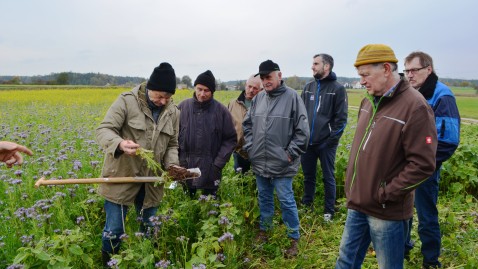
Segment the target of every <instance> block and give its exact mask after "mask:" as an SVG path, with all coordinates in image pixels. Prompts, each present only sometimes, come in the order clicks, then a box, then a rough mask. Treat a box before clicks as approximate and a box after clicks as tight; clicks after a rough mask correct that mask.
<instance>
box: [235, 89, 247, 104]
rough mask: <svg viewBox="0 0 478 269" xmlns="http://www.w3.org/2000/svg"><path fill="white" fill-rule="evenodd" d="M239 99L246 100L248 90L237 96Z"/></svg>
mask: <svg viewBox="0 0 478 269" xmlns="http://www.w3.org/2000/svg"><path fill="white" fill-rule="evenodd" d="M237 101H239V102H243V103H245V102H246V91H245V90H244V91H242V92H241V94H239V97H237Z"/></svg>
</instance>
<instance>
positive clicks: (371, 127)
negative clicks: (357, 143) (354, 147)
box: [362, 121, 375, 150]
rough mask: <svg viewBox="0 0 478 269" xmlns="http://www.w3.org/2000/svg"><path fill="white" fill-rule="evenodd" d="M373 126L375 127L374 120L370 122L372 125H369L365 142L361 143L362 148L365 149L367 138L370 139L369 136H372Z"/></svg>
mask: <svg viewBox="0 0 478 269" xmlns="http://www.w3.org/2000/svg"><path fill="white" fill-rule="evenodd" d="M373 127H375V121H374V122H372V126H370V132H369V133H368V135H367V139H365V143H364V144H363V148H362V150H365V147H366V146H367V143H368V140H369V139H370V136H372V132H373Z"/></svg>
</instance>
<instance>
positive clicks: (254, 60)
mask: <svg viewBox="0 0 478 269" xmlns="http://www.w3.org/2000/svg"><path fill="white" fill-rule="evenodd" d="M0 1H1V10H2V12H1V13H2V15H1V16H0V25H1V28H2V30H1V31H0V75H20V76H31V75H46V74H50V73H52V72H55V73H56V72H63V71H71V72H80V73H87V72H95V73H96V72H99V73H104V74H110V75H121V76H139V77H145V78H146V77H149V75H150V74H151V71H152V70H153V68H154V67H155V66H157V65H159V63H160V62H163V61H167V62H170V63H171V64H172V65H173V67H174V69H175V70H176V75H177V76H179V77H182V76H184V75H189V76H190V77H191V78H192V79H194V78H195V77H196V76H197V75H198V74H199V73H201V72H203V71H205V70H207V69H210V70H211V71H212V72H213V73H214V75H215V76H216V78H217V79H220V80H221V81H228V80H238V79H245V78H247V77H248V76H249V75H250V74H252V73H255V72H257V70H258V66H259V64H260V62H262V61H264V60H267V59H272V60H273V61H275V62H277V63H278V64H279V66H280V67H281V70H282V73H283V75H284V76H286V77H288V76H292V75H298V76H311V70H310V66H311V63H312V56H313V55H314V54H316V53H321V52H322V53H328V54H330V55H332V56H333V57H334V59H335V67H334V71H335V72H336V73H337V75H338V76H346V77H357V74H356V70H355V68H354V67H353V63H354V61H355V57H356V55H357V52H358V51H359V50H360V48H361V47H362V46H364V45H366V44H369V43H383V44H387V45H389V46H391V47H392V48H393V49H394V50H395V53H396V56H397V58H398V59H399V63H398V64H399V66H400V69H402V67H403V58H404V57H405V56H406V55H407V54H408V53H409V52H411V51H414V50H422V51H425V52H428V53H429V54H430V55H431V56H432V57H433V58H434V62H435V69H436V71H437V73H438V76H439V77H444V78H462V79H478V68H477V64H476V63H477V62H478V30H477V27H478V1H476V0H455V1H449V0H446V1H445V0H400V1H387V0H296V1H290V0H289V1H286V0H255V1H253V0H240V1H238V0H236V1H233V0H189V1H187V0H168V1H167V0H136V1H133V0H114V1H113V0H103V1H102V0H70V1H64V0H45V1H35V0H10V1H8V0H0Z"/></svg>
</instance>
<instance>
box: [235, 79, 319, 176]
mask: <svg viewBox="0 0 478 269" xmlns="http://www.w3.org/2000/svg"><path fill="white" fill-rule="evenodd" d="M242 127H243V130H244V139H245V145H244V149H245V150H246V151H247V154H248V155H249V160H250V161H251V163H252V170H253V172H254V174H256V175H260V176H262V177H266V178H275V177H293V176H295V175H296V174H297V170H298V169H299V163H300V158H299V156H300V155H301V154H303V153H304V152H305V151H306V150H307V141H308V140H309V135H310V132H309V123H308V121H307V111H306V110H305V106H304V103H303V102H302V100H301V99H300V97H299V95H298V94H297V92H296V91H295V90H293V89H291V88H289V87H287V86H286V85H285V83H284V82H281V85H280V86H279V87H278V88H276V89H274V90H272V91H269V92H267V91H265V90H264V91H261V92H259V93H258V94H257V95H256V96H255V97H254V99H253V100H252V104H251V108H250V109H249V111H248V112H247V115H246V118H245V119H244V122H243V124H242ZM289 157H290V158H291V159H292V161H291V162H289V160H288V158H289Z"/></svg>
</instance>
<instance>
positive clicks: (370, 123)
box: [349, 96, 383, 191]
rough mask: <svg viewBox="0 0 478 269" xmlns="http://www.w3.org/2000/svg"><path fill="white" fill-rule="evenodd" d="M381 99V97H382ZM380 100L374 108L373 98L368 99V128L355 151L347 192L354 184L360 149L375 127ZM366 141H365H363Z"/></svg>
mask: <svg viewBox="0 0 478 269" xmlns="http://www.w3.org/2000/svg"><path fill="white" fill-rule="evenodd" d="M382 98H383V96H382ZM382 98H380V100H379V101H378V103H377V106H375V103H374V101H373V100H372V99H373V97H369V101H370V103H372V117H371V118H370V121H369V123H368V126H367V128H366V129H365V134H366V135H364V136H363V137H362V141H361V142H360V146H359V147H358V150H357V153H356V155H355V161H354V173H353V175H352V182H350V187H349V190H350V191H352V187H353V185H354V182H355V176H356V175H357V162H358V156H359V154H360V149H361V148H362V147H363V149H365V146H366V144H367V142H368V139H369V138H370V135H371V132H372V131H371V128H373V125H375V115H376V114H377V110H378V106H379V105H380V102H381V101H382ZM365 140H367V141H365Z"/></svg>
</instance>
